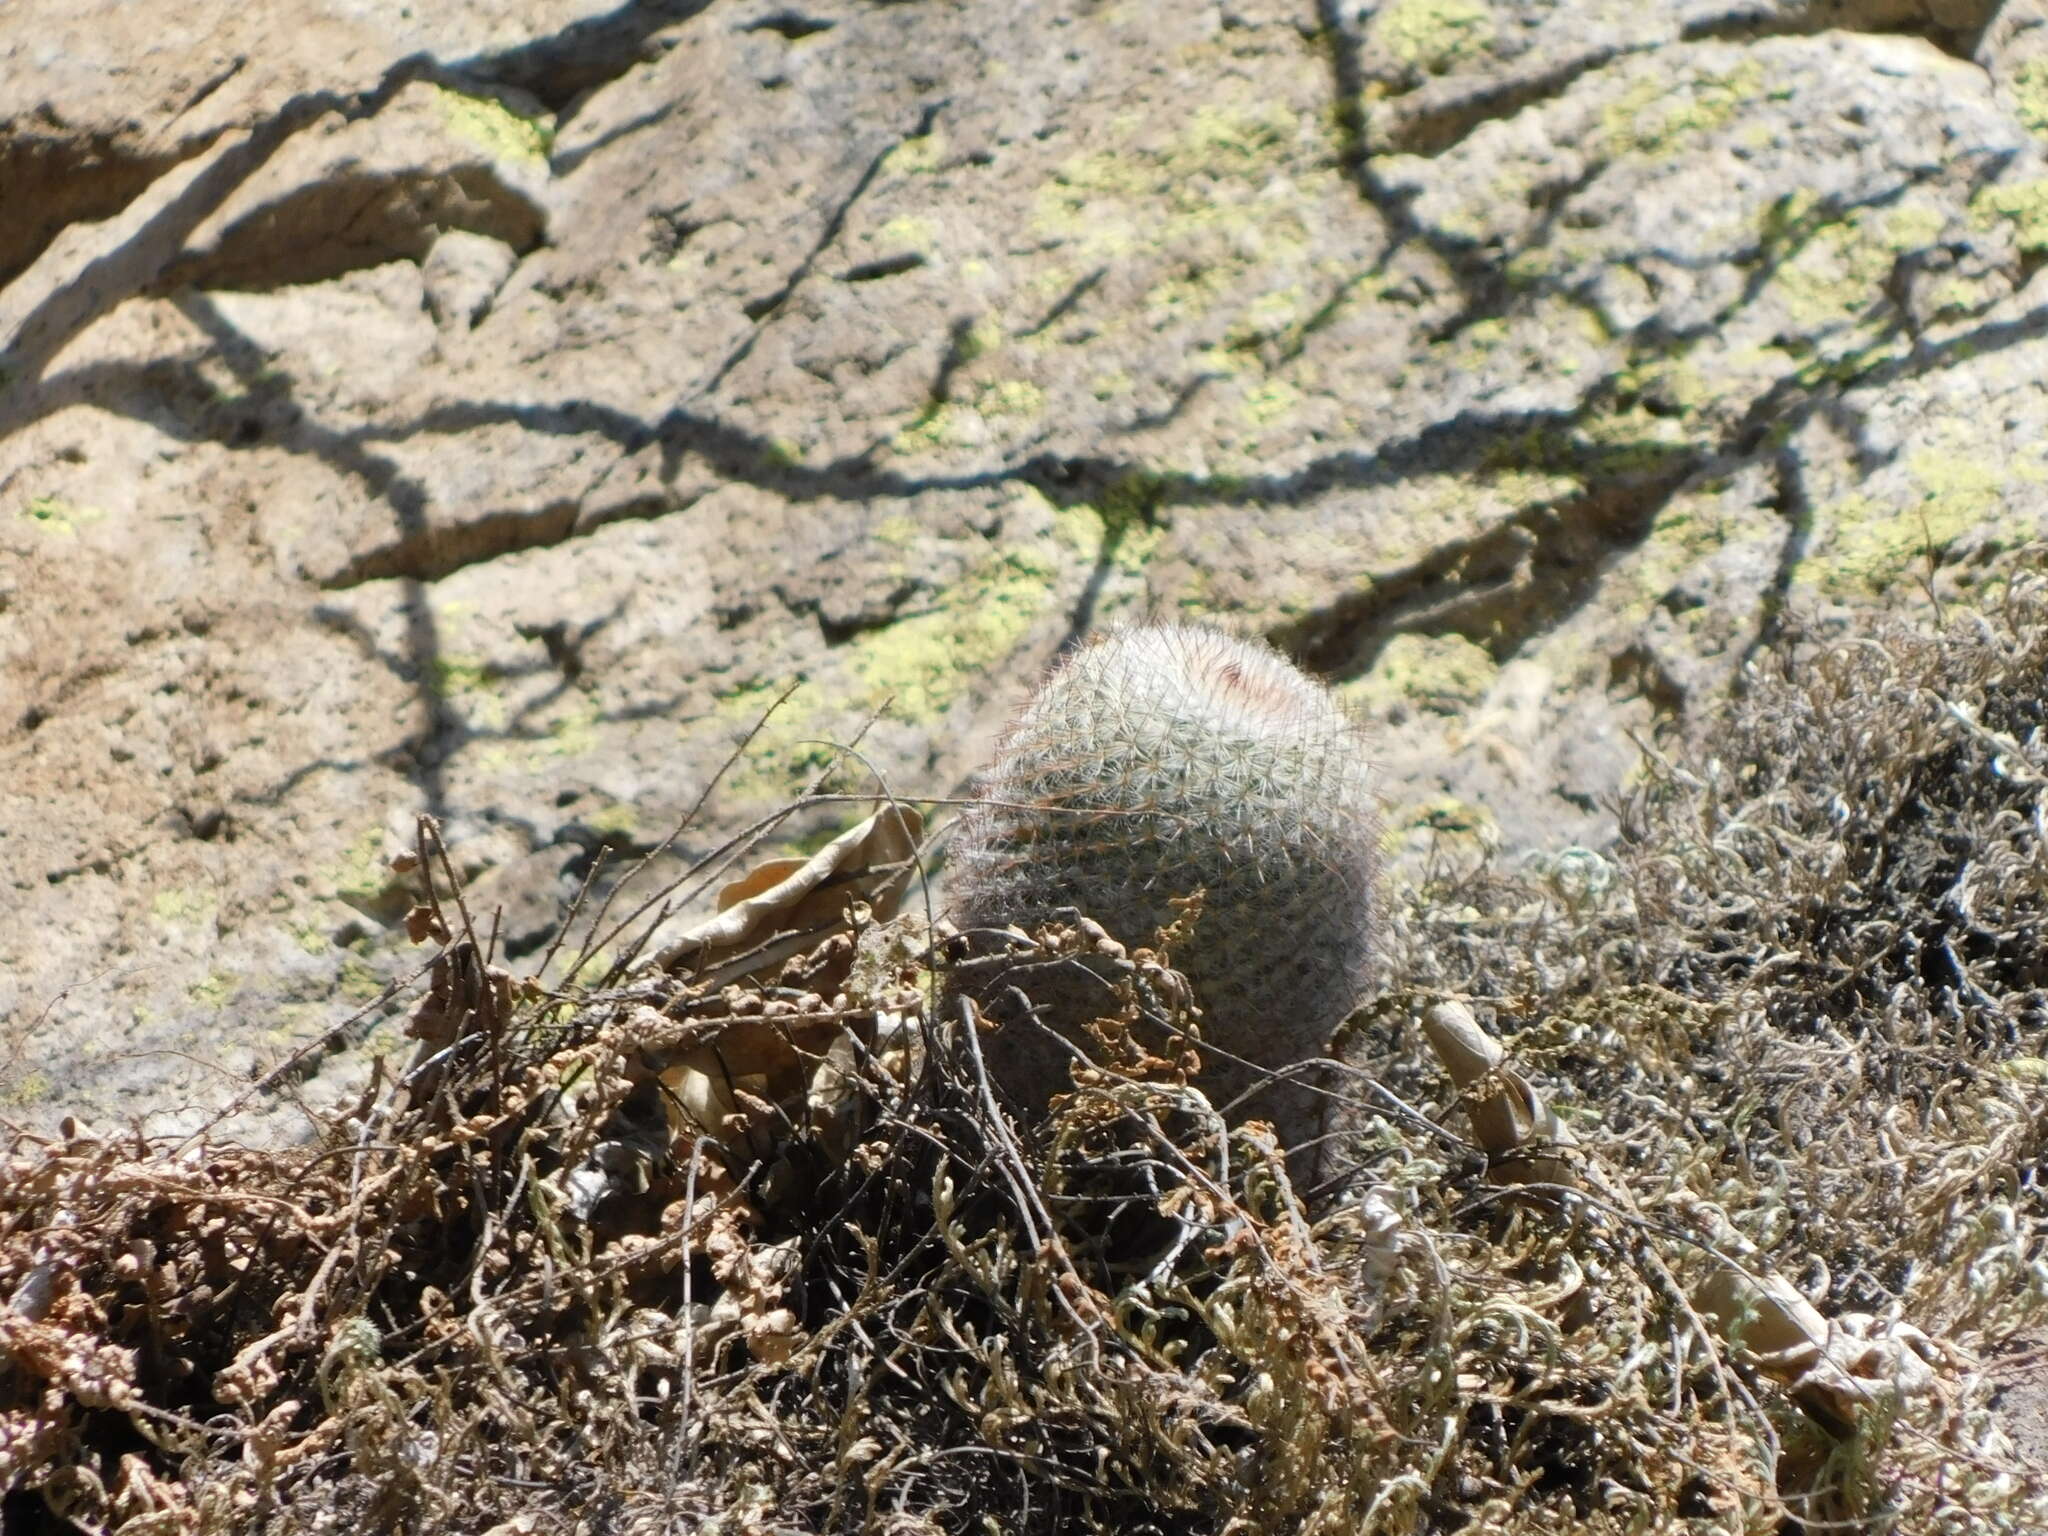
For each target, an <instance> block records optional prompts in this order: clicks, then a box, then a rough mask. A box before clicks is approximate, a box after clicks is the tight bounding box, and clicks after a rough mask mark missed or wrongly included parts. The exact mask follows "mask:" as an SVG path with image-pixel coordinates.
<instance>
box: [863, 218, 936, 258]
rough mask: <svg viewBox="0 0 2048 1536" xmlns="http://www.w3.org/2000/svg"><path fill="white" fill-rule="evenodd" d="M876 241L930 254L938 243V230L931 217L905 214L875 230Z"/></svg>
mask: <svg viewBox="0 0 2048 1536" xmlns="http://www.w3.org/2000/svg"><path fill="white" fill-rule="evenodd" d="M874 238H875V243H876V244H877V245H887V246H892V247H896V248H902V247H906V246H907V247H909V248H910V249H911V250H916V251H923V252H925V253H927V254H929V253H930V252H931V250H932V248H933V247H934V246H935V245H936V244H937V243H938V231H937V229H936V228H935V227H934V225H933V224H932V221H931V220H930V219H920V218H915V217H913V216H911V215H909V214H904V215H902V216H900V217H898V218H893V219H891V220H890V221H889V222H888V223H886V224H884V225H883V226H882V227H881V228H880V229H878V230H876V231H875V236H874Z"/></svg>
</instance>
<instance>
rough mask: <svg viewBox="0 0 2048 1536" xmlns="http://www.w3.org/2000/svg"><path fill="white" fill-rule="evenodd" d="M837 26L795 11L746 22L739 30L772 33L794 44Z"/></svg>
mask: <svg viewBox="0 0 2048 1536" xmlns="http://www.w3.org/2000/svg"><path fill="white" fill-rule="evenodd" d="M838 25H839V23H838V22H836V21H827V20H826V19H825V18H824V17H822V16H804V15H800V14H799V13H797V12H796V11H777V12H776V13H775V14H774V15H773V16H763V17H762V18H761V19H760V20H759V21H750V22H748V23H747V24H746V25H745V26H743V27H741V28H740V30H741V31H742V32H773V33H774V34H775V35H776V36H777V37H780V38H782V39H784V40H785V41H788V42H792V43H796V42H801V41H802V40H803V39H805V38H807V37H816V36H817V35H818V34H819V33H820V32H830V31H831V30H832V29H833V28H834V27H836V26H838Z"/></svg>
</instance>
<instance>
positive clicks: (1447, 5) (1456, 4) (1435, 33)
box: [1374, 0, 1494, 75]
mask: <svg viewBox="0 0 2048 1536" xmlns="http://www.w3.org/2000/svg"><path fill="white" fill-rule="evenodd" d="M1374 33H1375V35H1376V36H1377V37H1378V38H1379V40H1380V41H1381V42H1382V43H1384V44H1385V45H1386V48H1387V51H1388V52H1389V53H1391V54H1393V55H1394V57H1395V58H1397V59H1399V60H1400V61H1401V62H1402V63H1403V64H1406V65H1409V66H1410V67H1411V68H1414V69H1419V70H1421V71H1423V72H1424V73H1426V74H1432V75H1441V74H1444V73H1445V72H1447V71H1449V70H1451V69H1453V68H1455V67H1456V66H1458V65H1460V64H1466V63H1470V62H1472V61H1473V60H1475V59H1477V58H1478V57H1479V56H1480V55H1482V54H1484V53H1485V52H1486V50H1487V48H1488V47H1489V46H1490V45H1491V44H1492V42H1493V36H1494V26H1493V15H1492V13H1491V12H1490V11H1488V10H1487V8H1486V7H1485V6H1484V5H1481V4H1479V3H1478V0H1394V3H1393V4H1392V5H1389V6H1387V7H1385V8H1384V9H1383V10H1382V11H1381V12H1380V16H1379V21H1378V24H1377V25H1376V27H1375V28H1374Z"/></svg>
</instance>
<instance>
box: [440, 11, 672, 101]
mask: <svg viewBox="0 0 2048 1536" xmlns="http://www.w3.org/2000/svg"><path fill="white" fill-rule="evenodd" d="M709 3H710V0H626V3H625V4H623V5H621V6H619V7H617V8H616V9H615V10H610V11H607V12H605V13H604V14H603V15H602V16H591V17H587V18H585V19H584V20H582V21H579V22H575V23H573V24H572V25H570V26H567V27H564V28H563V29H562V30H561V31H559V32H555V33H551V34H550V35H548V36H546V37H540V38H535V39H534V40H533V41H532V42H528V43H521V44H520V45H518V46H517V47H515V48H502V49H497V50H494V51H492V52H489V53H479V54H472V55H471V56H470V57H468V58H466V59H462V60H460V61H458V62H456V63H455V64H453V65H452V66H451V67H452V68H455V69H458V70H461V71H462V72H464V73H465V74H470V75H474V76H475V77H476V78H478V79H480V80H492V81H496V82H498V83H499V84H501V85H510V86H516V87H517V88H518V89H520V90H522V91H525V92H527V93H528V94H529V95H531V96H533V97H534V98H536V99H537V100H538V101H540V103H541V104H542V105H543V106H545V107H546V108H547V109H548V110H549V111H551V112H555V113H558V114H563V115H565V116H566V115H567V114H568V113H569V111H570V109H571V107H572V106H573V104H574V103H575V102H576V101H577V99H578V98H579V97H581V96H583V95H585V94H586V93H588V92H590V91H592V90H595V89H596V88H597V87H598V86H601V85H608V84H610V83H611V82H612V81H614V80H616V79H618V78H619V77H620V76H621V75H623V74H625V73H626V72H627V71H628V70H630V69H632V68H633V67H634V66H635V65H638V64H644V63H648V62H650V61H652V60H654V59H657V58H659V57H660V56H661V55H662V53H664V52H665V51H666V40H665V39H664V38H663V37H662V36H661V34H662V33H664V32H666V31H667V30H668V29H670V28H672V27H675V26H677V25H679V24H680V23H682V22H685V21H688V20H690V19H691V18H692V17H694V16H696V15H697V14H698V13H699V12H701V11H703V10H704V9H705V7H706V6H707V5H708V4H709Z"/></svg>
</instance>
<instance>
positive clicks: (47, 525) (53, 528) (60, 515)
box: [21, 496, 107, 538]
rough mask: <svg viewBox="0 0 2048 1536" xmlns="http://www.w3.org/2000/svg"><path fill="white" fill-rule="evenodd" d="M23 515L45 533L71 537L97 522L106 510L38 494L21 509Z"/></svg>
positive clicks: (104, 514)
mask: <svg viewBox="0 0 2048 1536" xmlns="http://www.w3.org/2000/svg"><path fill="white" fill-rule="evenodd" d="M21 515H22V517H23V518H25V519H26V520H27V521H28V522H30V523H32V524H34V525H35V527H37V528H39V529H41V530H42V531H43V532H44V533H52V534H56V535H58V536H59V537H61V538H69V537H71V535H73V534H75V533H77V532H78V530H79V529H80V528H82V527H84V526H85V525H86V524H88V523H96V522H98V521H99V520H100V519H101V518H103V517H105V516H106V515H107V514H106V512H105V511H104V510H103V509H101V508H99V507H87V506H81V505H79V504H78V503H77V502H75V501H66V500H64V499H63V498H62V497H59V496H38V497H36V498H35V499H34V500H32V501H30V502H29V504H28V505H27V506H25V507H23V508H22V509H21Z"/></svg>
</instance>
